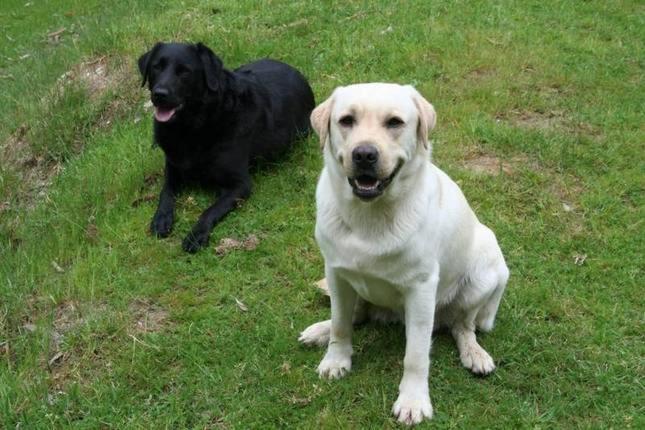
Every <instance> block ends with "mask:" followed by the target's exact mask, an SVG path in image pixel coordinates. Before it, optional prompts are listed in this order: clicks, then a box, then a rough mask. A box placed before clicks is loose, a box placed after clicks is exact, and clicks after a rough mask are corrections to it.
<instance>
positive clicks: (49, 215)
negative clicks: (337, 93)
mask: <svg viewBox="0 0 645 430" xmlns="http://www.w3.org/2000/svg"><path fill="white" fill-rule="evenodd" d="M644 24H645V6H643V3H642V2H639V1H611V2H606V1H585V2H570V1H566V0H560V1H557V0H546V1H545V0H541V1H537V0H535V1H533V0H531V1H529V0H527V1H510V0H501V1H497V2H484V1H472V2H465V1H445V0H437V1H432V2H427V1H410V2H391V1H388V2H385V1H384V2H377V1H374V2H359V1H346V2H342V3H340V2H315V1H270V2H269V1H267V2H255V1H211V0H209V1H207V0H203V1H185V2H162V1H159V0H154V1H134V0H131V1H119V2H111V3H110V4H109V5H108V4H107V3H106V2H102V1H98V0H83V1H81V0H59V1H26V0H20V1H17V0H3V2H2V3H1V4H0V30H1V32H2V37H1V38H2V40H1V42H0V104H1V105H2V109H1V110H0V157H1V158H0V428H7V429H10V428H23V429H26V428H29V429H32V428H61V427H80V428H240V429H247V428H278V427H280V428H334V429H335V428H395V427H397V424H396V422H395V420H394V419H393V418H392V417H391V414H390V409H391V406H392V403H393V402H394V400H395V399H396V395H397V385H398V381H399V378H400V375H401V372H402V360H403V352H404V338H403V334H404V329H403V327H402V326H400V325H390V326H382V325H375V324H368V325H367V326H365V327H362V328H360V329H358V330H357V332H356V334H355V339H354V343H355V356H354V361H353V369H352V372H351V374H350V375H349V376H348V377H347V378H345V379H343V380H341V381H333V382H328V381H323V380H319V379H318V377H317V375H316V372H315V369H316V366H317V364H318V362H319V360H320V359H321V357H322V354H323V351H322V350H318V349H307V348H304V347H302V346H300V345H299V344H298V343H297V342H296V338H297V336H298V333H299V332H300V330H302V329H303V328H304V327H306V326H307V325H309V324H311V323H312V322H315V321H318V320H320V319H326V318H328V315H329V306H328V303H327V300H326V298H325V297H323V296H322V295H321V294H320V293H319V292H318V291H316V289H315V288H314V287H313V286H312V284H313V283H314V282H315V281H316V280H317V279H319V278H320V277H321V276H322V269H323V262H322V258H321V256H320V253H319V251H318V247H317V245H316V243H315V241H314V238H313V229H314V216H315V204H314V190H315V184H316V179H317V176H318V173H319V171H320V168H321V163H322V162H321V157H320V153H319V149H318V144H317V142H316V139H315V137H314V136H311V137H309V138H307V139H304V140H302V141H301V142H299V144H298V145H297V148H296V149H295V150H294V151H293V152H292V153H291V154H290V155H289V156H288V157H286V159H284V160H283V161H282V162H280V163H277V164H275V165H272V166H265V167H264V168H262V169H261V170H259V171H257V172H256V173H255V174H254V182H255V192H254V194H253V195H252V196H251V197H250V198H249V199H248V200H247V201H246V202H245V203H244V205H243V206H242V207H241V208H240V209H239V210H237V211H235V212H234V213H232V214H231V215H229V216H228V217H227V218H226V219H225V220H224V221H223V222H222V223H221V224H219V225H218V226H217V227H216V228H215V229H214V231H213V234H212V236H211V244H210V246H209V247H208V248H207V249H205V250H203V251H201V252H199V253H198V254H195V255H189V254H186V253H184V252H183V251H182V250H181V239H182V238H183V236H184V235H185V234H186V233H187V232H188V231H189V229H190V227H191V225H192V223H193V222H194V220H196V218H197V216H198V215H199V213H200V210H201V209H203V208H205V207H206V205H207V204H208V203H209V202H210V201H211V200H212V196H211V195H209V194H208V193H207V192H201V191H192V192H189V193H185V194H183V195H182V197H181V198H180V199H179V201H178V207H177V220H178V221H177V224H176V226H175V229H174V232H173V234H172V235H171V237H169V238H167V239H164V240H157V239H155V238H153V237H151V236H150V235H149V233H148V230H147V229H148V224H149V221H150V218H151V217H152V214H153V212H154V210H155V205H156V195H157V193H158V192H159V189H160V187H161V172H162V165H163V156H162V153H161V151H160V150H159V149H156V148H153V147H152V146H151V142H152V137H151V122H152V119H151V111H150V109H149V107H147V106H146V104H145V102H146V100H147V98H146V92H145V91H144V90H143V89H141V88H140V87H139V86H140V77H139V76H138V71H137V68H136V65H135V64H136V59H137V58H138V56H139V55H140V54H142V53H143V52H145V50H147V49H148V48H149V47H151V46H152V45H153V44H154V43H155V42H156V41H158V40H166V41H168V40H182V41H192V42H197V41H202V42H204V43H206V44H207V45H209V46H210V47H211V48H213V50H214V51H215V52H217V53H218V54H219V55H220V56H221V57H222V58H223V60H224V62H225V64H227V65H228V66H230V67H236V66H238V65H240V64H243V63H244V62H248V61H250V60H252V59H256V58H260V57H265V56H269V57H273V58H277V59H280V60H283V61H286V62H288V63H290V64H292V65H294V66H296V67H297V68H299V69H300V70H302V71H303V72H304V74H305V75H306V76H307V77H308V78H309V80H310V82H311V85H312V87H313V89H314V91H315V94H316V100H317V101H318V102H320V101H322V100H324V98H326V97H327V95H328V94H329V93H330V92H331V90H332V89H333V88H334V87H336V86H338V85H343V84H349V83H354V82H364V81H395V82H400V83H411V84H414V85H415V86H416V87H417V88H418V89H419V90H420V91H421V92H422V93H423V94H424V95H425V96H426V97H427V98H428V99H429V100H430V101H431V102H432V103H433V104H434V105H435V108H436V110H437V114H438V122H437V128H436V129H435V131H434V133H433V135H432V136H433V142H434V153H433V157H434V161H435V163H436V164H437V165H439V166H440V167H441V168H442V169H444V170H445V171H446V172H447V173H448V174H450V175H451V176H452V177H453V178H454V179H455V180H457V181H458V183H459V184H460V185H461V187H462V188H463V190H464V193H465V194H466V196H467V197H468V199H469V201H470V203H471V205H472V206H473V207H474V209H475V210H476V212H477V214H478V216H479V218H480V219H481V220H482V221H483V222H484V223H485V224H487V225H489V226H490V227H491V228H492V229H493V230H494V231H495V232H496V234H497V237H498V240H499V242H500V245H501V247H502V250H503V251H504V254H505V256H506V260H507V263H508V265H509V268H510V270H511V278H510V281H509V286H508V289H507V292H506V294H505V296H504V300H503V302H502V305H501V307H500V311H499V313H498V319H497V326H496V328H495V329H494V330H493V331H492V332H491V333H490V334H487V335H485V336H482V337H481V343H482V345H483V346H484V347H485V348H486V349H487V350H488V351H489V352H490V353H491V355H492V356H493V357H494V358H495V360H496V363H497V365H498V369H497V371H496V373H494V374H493V375H492V376H490V377H488V378H475V377H473V376H471V375H470V374H469V373H468V372H467V371H466V370H464V369H463V368H462V367H461V365H460V363H459V358H458V355H457V352H456V348H455V346H454V344H453V342H452V339H451V338H450V337H449V336H448V335H446V334H442V333H440V334H437V335H436V336H435V339H434V341H433V350H432V368H431V372H430V390H431V398H432V401H433V406H434V409H435V417H434V419H433V421H431V422H427V423H424V424H423V425H422V426H421V427H422V428H423V427H428V428H429V427H436V428H630V427H633V428H643V427H645V420H644V419H643V416H645V415H644V411H643V405H644V404H645V402H644V400H645V396H644V394H643V393H644V390H643V380H642V378H643V375H644V374H645V369H644V364H645V363H644V359H643V357H645V343H644V338H643V334H644V324H643V317H644V315H645V312H644V311H645V306H644V304H645V303H644V297H645V295H644V294H643V281H642V278H641V276H642V275H643V273H642V272H643V262H644V258H643V249H644V246H643V245H644V243H643V238H644V235H643V225H642V220H643V217H644V214H643V206H644V205H643V203H644V202H643V189H644V185H645V184H644V182H645V180H644V179H645V160H644V156H643V154H644V147H643V142H645V132H644V129H643V106H645V93H644V92H643V67H644V53H643V41H644V40H645V33H644V32H643V28H645V26H644ZM251 235H255V236H256V237H257V239H258V244H257V247H249V249H229V250H226V251H221V252H219V253H218V252H216V247H217V246H218V244H219V243H220V241H221V240H222V239H224V238H233V239H236V240H244V239H247V238H249V237H250V236H251ZM251 248H253V249H251ZM639 279H641V281H639ZM639 285H640V287H639Z"/></svg>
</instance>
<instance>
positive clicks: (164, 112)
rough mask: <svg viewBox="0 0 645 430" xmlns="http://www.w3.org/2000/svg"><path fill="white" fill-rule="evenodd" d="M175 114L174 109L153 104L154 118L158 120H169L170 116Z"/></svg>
mask: <svg viewBox="0 0 645 430" xmlns="http://www.w3.org/2000/svg"><path fill="white" fill-rule="evenodd" d="M174 114H175V109H174V108H172V109H166V108H162V107H159V106H155V118H156V119H157V121H159V122H166V121H169V120H170V118H172V116H173V115H174Z"/></svg>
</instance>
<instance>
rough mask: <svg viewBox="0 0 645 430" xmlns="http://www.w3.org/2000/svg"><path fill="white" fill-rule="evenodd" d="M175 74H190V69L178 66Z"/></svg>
mask: <svg viewBox="0 0 645 430" xmlns="http://www.w3.org/2000/svg"><path fill="white" fill-rule="evenodd" d="M175 73H177V75H185V74H188V73H190V69H189V68H188V67H186V66H184V65H182V64H180V65H178V66H177V67H176V68H175Z"/></svg>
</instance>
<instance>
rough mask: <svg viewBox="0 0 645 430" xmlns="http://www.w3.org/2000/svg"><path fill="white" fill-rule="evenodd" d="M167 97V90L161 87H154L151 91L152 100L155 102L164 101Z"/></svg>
mask: <svg viewBox="0 0 645 430" xmlns="http://www.w3.org/2000/svg"><path fill="white" fill-rule="evenodd" d="M166 97H168V89H166V88H163V87H155V88H153V89H152V98H153V99H154V100H157V101H162V100H165V99H166Z"/></svg>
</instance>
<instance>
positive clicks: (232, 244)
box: [215, 234, 260, 255]
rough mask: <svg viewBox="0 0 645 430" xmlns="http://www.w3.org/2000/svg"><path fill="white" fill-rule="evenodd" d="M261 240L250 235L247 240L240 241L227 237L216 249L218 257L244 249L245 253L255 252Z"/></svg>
mask: <svg viewBox="0 0 645 430" xmlns="http://www.w3.org/2000/svg"><path fill="white" fill-rule="evenodd" d="M259 243H260V240H259V239H258V237H257V236H256V235H254V234H251V235H249V236H248V237H247V238H246V239H244V240H242V241H239V240H237V239H233V238H231V237H225V238H223V239H222V240H220V241H219V245H217V246H216V247H215V253H216V254H217V255H225V254H228V253H229V252H231V251H235V250H238V249H243V250H245V251H253V250H254V249H255V248H257V247H258V245H259Z"/></svg>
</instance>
